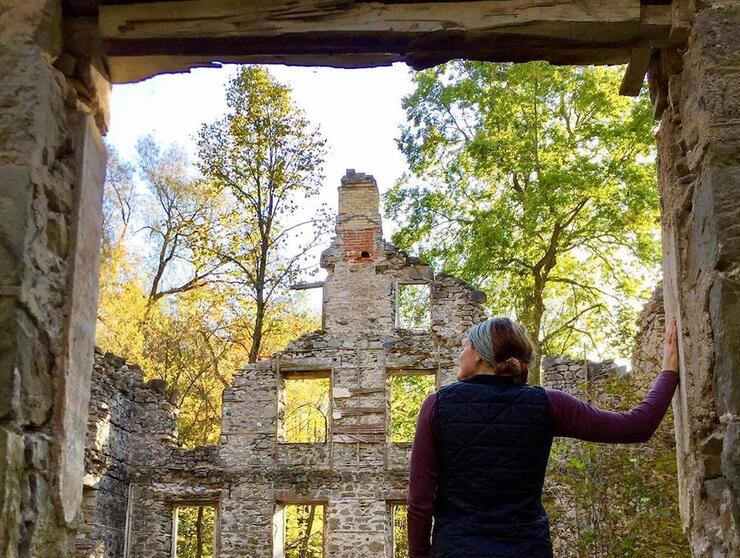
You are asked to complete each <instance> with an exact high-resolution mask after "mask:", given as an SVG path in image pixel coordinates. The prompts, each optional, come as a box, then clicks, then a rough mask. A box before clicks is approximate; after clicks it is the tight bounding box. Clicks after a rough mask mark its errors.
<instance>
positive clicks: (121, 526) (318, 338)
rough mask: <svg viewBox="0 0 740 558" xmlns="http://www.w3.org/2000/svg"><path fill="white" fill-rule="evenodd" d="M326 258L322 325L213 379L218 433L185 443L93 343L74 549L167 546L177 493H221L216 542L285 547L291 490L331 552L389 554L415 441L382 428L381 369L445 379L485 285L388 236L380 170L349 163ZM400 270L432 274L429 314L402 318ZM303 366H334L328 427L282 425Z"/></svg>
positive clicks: (166, 415) (240, 553)
mask: <svg viewBox="0 0 740 558" xmlns="http://www.w3.org/2000/svg"><path fill="white" fill-rule="evenodd" d="M321 266H322V267H323V268H324V269H325V270H326V271H327V277H326V280H325V281H324V283H323V286H322V289H323V328H322V329H321V330H319V331H315V332H313V333H309V334H306V335H303V336H302V337H300V338H299V339H296V340H294V341H292V342H291V343H290V344H289V345H288V346H287V347H286V348H285V349H284V350H283V351H280V352H279V353H277V354H276V355H274V357H273V358H272V359H270V360H265V361H262V362H258V363H256V364H253V365H249V366H248V367H246V368H245V369H244V370H242V371H241V372H239V373H238V374H237V376H236V377H235V379H234V381H233V384H232V385H231V387H229V388H228V389H226V390H225V391H224V394H223V425H222V433H221V442H220V444H219V445H218V446H217V447H212V446H210V447H204V448H197V449H194V450H185V449H181V448H179V447H178V446H177V444H176V440H175V438H174V432H175V427H176V421H177V409H176V408H175V407H174V406H173V405H172V404H171V403H170V402H169V401H168V399H167V395H166V390H165V387H164V386H163V385H161V383H160V382H157V381H154V382H150V383H149V384H146V385H145V384H143V383H142V380H141V373H140V372H139V371H137V370H135V369H133V370H129V369H128V368H127V367H126V366H125V365H123V363H122V362H121V361H120V359H116V358H115V357H113V356H112V355H107V356H102V355H98V356H97V357H96V365H95V369H94V373H93V382H92V385H93V393H92V400H91V406H90V408H91V414H90V422H89V424H88V440H87V460H86V463H87V465H86V475H85V492H84V497H83V524H82V527H81V528H80V529H79V531H78V536H77V540H78V543H77V555H78V556H79V557H80V558H83V557H84V558H92V557H96V558H98V557H100V558H103V557H105V558H114V557H120V556H126V557H130V558H155V557H157V558H166V557H170V556H171V555H172V554H171V553H172V547H173V528H174V525H175V522H174V518H175V515H174V512H175V509H176V508H177V507H178V505H180V506H185V505H187V504H190V505H193V504H201V505H202V504H209V505H212V506H213V507H215V509H216V515H217V518H218V519H217V530H216V532H217V537H216V538H217V541H216V547H217V548H218V556H220V557H222V558H241V557H255V558H257V557H262V556H274V557H278V556H282V555H283V554H282V552H283V541H282V539H281V534H282V532H283V528H282V525H281V521H282V518H281V513H282V509H283V508H284V507H285V506H288V505H291V504H299V503H313V504H320V505H322V506H323V507H322V508H320V510H321V513H323V514H324V517H323V523H324V541H325V542H324V547H325V551H326V555H327V556H335V557H342V558H352V557H356V558H367V557H370V556H377V557H390V556H391V545H392V541H391V538H392V532H393V529H392V528H393V523H392V511H393V510H392V509H393V506H394V505H396V504H400V503H403V502H405V499H406V483H407V479H408V460H409V452H410V444H408V443H394V442H393V441H391V438H390V436H389V432H390V403H389V400H390V398H389V389H390V383H391V381H392V380H393V378H396V377H398V376H403V375H422V374H423V375H428V376H430V377H431V378H433V385H441V384H445V383H448V382H450V381H452V380H454V377H455V375H456V363H455V359H456V356H457V353H458V348H459V346H460V341H461V339H462V338H463V337H464V336H465V334H466V332H467V330H468V329H469V328H470V326H471V325H472V324H473V323H476V322H478V321H480V320H482V319H484V314H483V308H482V306H481V303H482V302H483V301H484V299H485V297H484V295H483V293H481V292H479V291H475V290H472V289H471V288H470V287H468V286H467V285H465V284H464V283H462V282H461V281H458V280H456V279H454V278H453V277H449V276H446V275H436V276H435V275H434V274H433V272H432V270H431V269H430V268H429V267H428V266H426V265H424V264H423V263H421V262H420V261H419V260H418V259H417V258H412V257H408V256H407V255H406V254H405V253H404V252H402V251H401V250H399V249H398V248H396V247H395V246H393V245H391V244H389V243H388V242H386V241H385V240H383V233H382V227H381V218H380V213H379V195H378V188H377V185H376V183H375V180H374V179H373V177H371V176H368V175H365V174H360V173H355V172H354V171H348V173H347V175H346V176H345V177H344V178H343V179H342V184H341V186H340V188H339V213H338V216H337V223H336V237H335V238H334V241H333V243H332V244H331V246H330V247H329V248H328V249H327V250H326V251H325V252H324V253H323V254H322V256H321ZM410 284H417V285H423V286H425V287H428V288H429V290H430V292H429V294H430V298H429V310H430V320H429V323H428V329H427V330H409V329H403V328H400V327H399V325H400V324H399V321H398V319H399V316H398V307H397V301H398V292H399V290H400V289H402V288H403V287H404V286H405V285H410ZM297 378H304V379H305V378H308V379H310V378H328V379H329V384H330V393H331V414H330V417H329V420H328V422H327V435H326V439H325V441H324V442H317V443H298V444H296V443H289V442H285V441H283V440H282V436H281V427H282V419H283V417H282V416H281V413H282V409H283V405H282V403H283V401H282V398H283V397H284V390H285V385H286V383H287V382H290V381H292V380H294V379H297ZM124 549H125V552H124Z"/></svg>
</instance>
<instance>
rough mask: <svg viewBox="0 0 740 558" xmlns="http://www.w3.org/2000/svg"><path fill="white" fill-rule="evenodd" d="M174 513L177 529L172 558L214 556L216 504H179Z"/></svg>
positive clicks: (212, 557)
mask: <svg viewBox="0 0 740 558" xmlns="http://www.w3.org/2000/svg"><path fill="white" fill-rule="evenodd" d="M174 515H175V517H174V524H175V529H176V531H175V537H174V539H175V552H174V554H173V555H172V558H214V556H215V555H216V552H215V542H216V537H215V534H216V515H217V514H216V506H214V505H212V504H210V505H209V504H203V505H201V504H198V505H178V506H176V507H175V511H174Z"/></svg>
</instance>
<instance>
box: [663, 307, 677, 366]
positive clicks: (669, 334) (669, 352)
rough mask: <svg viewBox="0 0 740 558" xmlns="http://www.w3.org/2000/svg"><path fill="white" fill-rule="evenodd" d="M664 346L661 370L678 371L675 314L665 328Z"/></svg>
mask: <svg viewBox="0 0 740 558" xmlns="http://www.w3.org/2000/svg"><path fill="white" fill-rule="evenodd" d="M666 329H667V331H666V336H665V347H664V349H663V370H675V371H678V325H677V323H676V318H675V316H674V317H673V318H672V319H671V321H670V324H668V327H667V328H666Z"/></svg>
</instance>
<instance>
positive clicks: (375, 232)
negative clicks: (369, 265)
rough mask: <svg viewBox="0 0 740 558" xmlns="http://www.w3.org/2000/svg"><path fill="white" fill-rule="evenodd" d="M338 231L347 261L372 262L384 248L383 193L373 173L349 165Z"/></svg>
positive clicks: (341, 195)
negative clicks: (381, 194)
mask: <svg viewBox="0 0 740 558" xmlns="http://www.w3.org/2000/svg"><path fill="white" fill-rule="evenodd" d="M336 232H337V237H339V238H340V239H341V242H342V250H343V254H342V255H343V259H344V260H345V261H350V262H357V263H361V262H372V261H374V260H375V259H376V257H377V255H378V254H379V252H380V251H381V250H382V247H383V231H382V226H381V217H380V194H379V192H378V184H377V183H376V182H375V178H373V177H372V176H371V175H369V174H363V173H360V172H355V170H354V169H347V173H346V174H345V175H344V177H342V184H341V186H339V212H338V214H337V227H336Z"/></svg>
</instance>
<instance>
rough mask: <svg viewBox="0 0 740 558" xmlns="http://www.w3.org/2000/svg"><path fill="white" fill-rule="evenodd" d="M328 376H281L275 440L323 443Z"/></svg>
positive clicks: (326, 435) (292, 374) (297, 374)
mask: <svg viewBox="0 0 740 558" xmlns="http://www.w3.org/2000/svg"><path fill="white" fill-rule="evenodd" d="M330 384H331V381H330V379H329V372H328V371H322V372H320V373H302V372H293V373H290V374H288V375H284V376H283V390H282V397H281V401H280V405H281V410H282V412H281V415H282V420H281V421H280V428H279V432H278V439H279V441H281V442H285V443H289V444H316V443H321V444H323V443H325V442H326V441H327V437H328V430H329V413H330V396H329V391H330V389H331V386H330Z"/></svg>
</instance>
